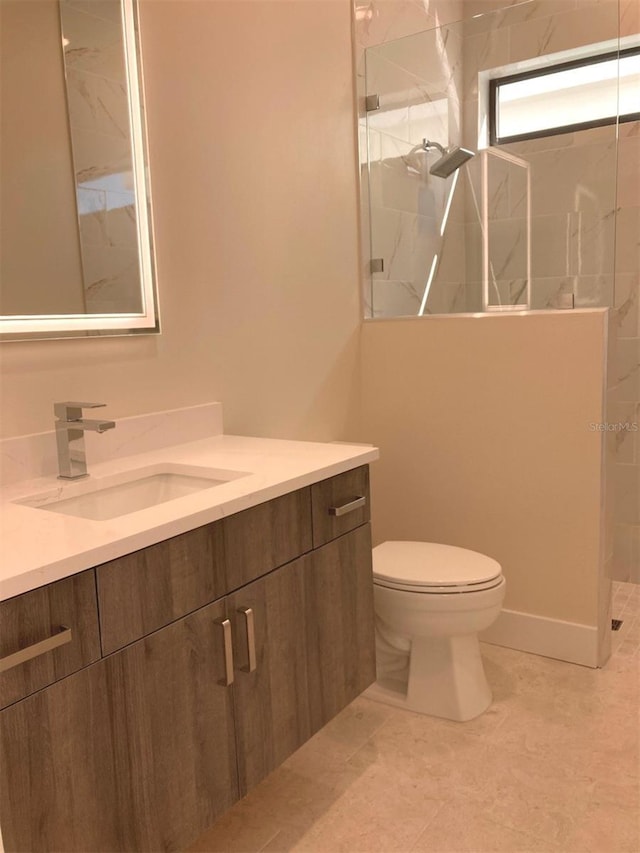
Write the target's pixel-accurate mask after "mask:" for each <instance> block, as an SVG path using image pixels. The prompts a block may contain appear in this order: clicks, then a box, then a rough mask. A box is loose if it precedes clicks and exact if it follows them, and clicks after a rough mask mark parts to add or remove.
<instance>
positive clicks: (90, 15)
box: [0, 0, 159, 340]
mask: <svg viewBox="0 0 640 853" xmlns="http://www.w3.org/2000/svg"><path fill="white" fill-rule="evenodd" d="M0 39H1V43H0V56H1V62H2V68H1V82H0V86H1V89H0V109H1V122H2V153H1V162H0V216H1V221H2V232H1V236H0V241H1V244H0V338H1V339H2V340H24V339H32V338H65V337H77V336H83V337H87V336H96V335H124V334H140V333H143V334H150V333H157V332H158V331H159V321H158V310H157V295H156V286H155V271H154V261H153V243H152V230H151V207H150V193H149V187H148V170H147V157H146V143H145V132H144V116H143V101H142V86H141V75H140V50H139V30H138V20H137V8H136V3H135V0H30V2H28V3H25V2H24V0H0Z"/></svg>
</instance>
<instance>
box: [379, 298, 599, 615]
mask: <svg viewBox="0 0 640 853" xmlns="http://www.w3.org/2000/svg"><path fill="white" fill-rule="evenodd" d="M605 347H606V312H605V311H597V310H596V311H587V312H574V313H572V314H571V315H568V314H555V313H544V314H529V315H522V316H502V317H497V316H485V317H483V318H481V319H479V318H473V317H456V318H450V317H433V318H428V319H398V320H383V321H370V322H368V323H367V324H365V326H364V329H363V335H362V353H363V384H362V394H363V428H362V439H363V440H366V441H371V442H374V443H375V444H377V445H379V447H380V450H381V458H380V461H379V462H378V463H376V465H374V466H373V475H372V495H373V528H374V535H375V539H376V541H377V542H380V541H384V540H386V539H425V540H428V541H429V540H430V541H435V542H445V543H449V544H453V545H459V546H461V547H466V548H471V549H474V550H477V551H480V552H482V553H486V554H489V555H490V556H492V557H494V558H495V559H497V560H498V561H499V562H500V563H501V565H502V567H503V571H504V574H505V576H506V578H507V598H506V601H505V607H506V608H507V609H510V610H516V611H521V612H526V613H531V614H535V615H539V616H546V617H550V618H555V619H562V620H566V621H570V622H576V623H579V624H584V625H596V624H597V612H598V572H599V565H600V560H601V550H600V549H601V545H602V543H601V535H602V533H601V524H600V521H601V518H600V500H601V488H602V482H601V466H602V451H603V440H602V435H603V434H602V433H599V432H594V431H591V430H590V429H589V424H590V423H596V422H601V421H603V419H604V411H603V398H604V383H605V376H604V374H603V371H604V369H605V366H606V350H605Z"/></svg>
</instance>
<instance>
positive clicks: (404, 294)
mask: <svg viewBox="0 0 640 853" xmlns="http://www.w3.org/2000/svg"><path fill="white" fill-rule="evenodd" d="M371 291H372V297H371V298H372V303H373V311H372V316H373V317H409V316H415V315H416V314H417V313H418V309H419V308H420V303H421V301H422V295H423V292H424V284H422V286H421V287H420V286H419V285H414V284H413V283H412V282H410V281H384V280H380V279H378V278H377V277H376V276H373V277H372V281H371Z"/></svg>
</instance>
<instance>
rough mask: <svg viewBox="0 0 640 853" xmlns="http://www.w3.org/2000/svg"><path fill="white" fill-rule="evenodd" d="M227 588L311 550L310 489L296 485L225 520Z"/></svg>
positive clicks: (231, 588) (260, 574) (256, 576)
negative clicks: (293, 488) (297, 487)
mask: <svg viewBox="0 0 640 853" xmlns="http://www.w3.org/2000/svg"><path fill="white" fill-rule="evenodd" d="M224 546H225V558H226V564H227V582H228V588H229V591H231V590H234V589H238V588H239V587H241V586H244V584H247V583H250V582H251V581H253V580H256V578H259V577H262V575H266V574H267V572H270V571H272V570H273V569H276V568H278V566H283V565H284V564H285V563H288V562H290V561H291V560H295V559H296V558H297V557H300V556H302V554H306V553H307V552H308V551H310V550H311V548H312V547H313V546H312V541H311V491H310V489H309V488H305V489H298V491H297V492H290V493H289V494H287V495H282V496H281V497H279V498H273V500H270V501H267V502H266V503H262V504H258V505H257V506H254V507H251V508H250V509H245V510H243V511H242V512H238V513H236V514H235V515H230V516H229V517H228V518H225V520H224Z"/></svg>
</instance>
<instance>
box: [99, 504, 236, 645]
mask: <svg viewBox="0 0 640 853" xmlns="http://www.w3.org/2000/svg"><path fill="white" fill-rule="evenodd" d="M223 548H224V543H223V532H222V522H221V521H216V522H215V523H213V524H207V525H204V526H203V527H198V528H196V529H195V530H191V531H189V532H188V533H182V534H181V535H180V536H174V537H173V538H172V539H166V540H165V541H164V542H159V543H158V544H157V545H151V546H149V547H148V548H143V549H142V550H141V551H135V552H134V553H133V554H127V556H126V557H120V558H119V559H117V560H112V561H111V562H109V563H103V564H102V565H101V566H98V567H97V569H96V577H97V581H98V603H99V606H100V633H101V637H102V653H103V654H105V655H107V654H109V653H110V652H113V651H115V650H116V649H120V648H122V647H123V646H126V645H128V644H129V643H132V642H134V640H138V639H140V637H144V636H146V635H147V634H151V633H152V632H153V631H157V630H158V628H162V627H163V626H164V625H168V624H169V623H170V622H173V621H175V620H176V619H179V618H180V617H182V616H186V615H187V613H191V612H192V611H194V610H197V609H198V608H199V607H203V606H204V605H205V604H209V603H210V602H212V601H215V600H216V599H217V598H221V597H222V596H223V595H224V594H225V592H226V581H225V572H224V550H223Z"/></svg>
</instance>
